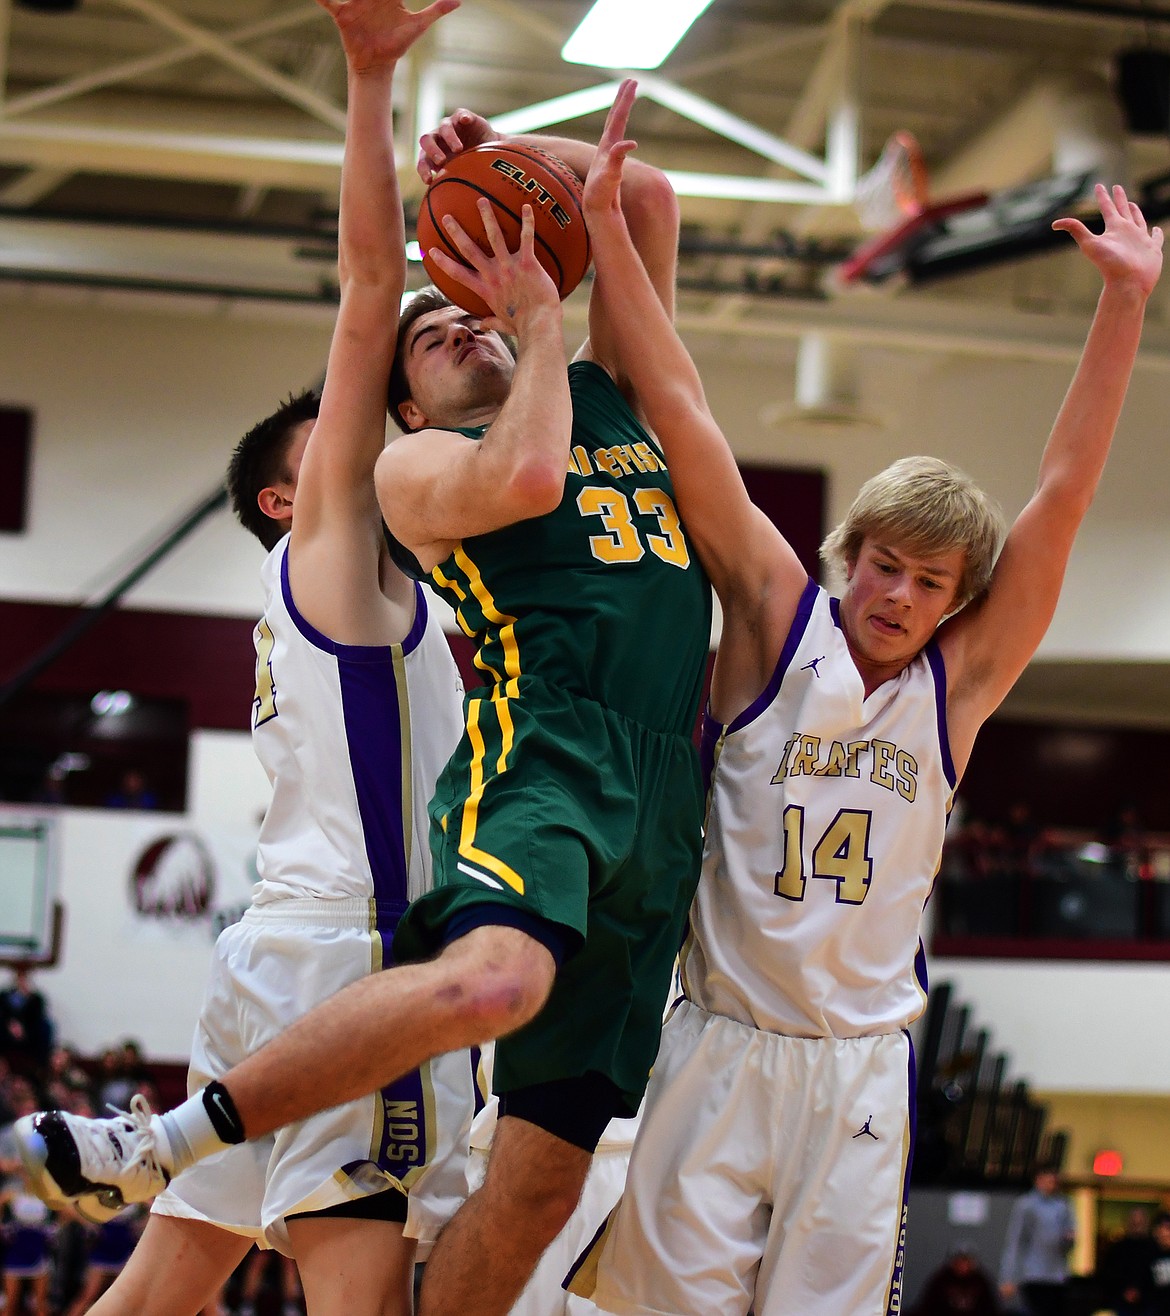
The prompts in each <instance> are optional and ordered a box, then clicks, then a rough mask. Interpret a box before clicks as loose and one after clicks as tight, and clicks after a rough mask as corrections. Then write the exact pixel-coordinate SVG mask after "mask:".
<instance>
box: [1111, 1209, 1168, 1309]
mask: <svg viewBox="0 0 1170 1316" xmlns="http://www.w3.org/2000/svg"><path fill="white" fill-rule="evenodd" d="M1155 1251H1156V1246H1155V1243H1154V1240H1153V1237H1152V1236H1151V1234H1150V1213H1149V1211H1147V1210H1146V1208H1145V1207H1144V1206H1135V1207H1133V1208H1132V1209H1131V1210H1130V1211H1129V1213H1128V1214H1127V1216H1126V1218H1125V1233H1124V1234H1122V1236H1121V1237H1120V1238H1118V1239H1115V1240H1114V1241H1113V1242H1112V1243H1110V1244H1109V1246H1108V1247H1107V1248H1106V1249H1105V1250H1104V1252H1103V1254H1102V1257H1101V1264H1100V1266H1099V1268H1098V1271H1097V1275H1098V1278H1099V1279H1100V1281H1101V1288H1102V1292H1103V1293H1104V1296H1105V1300H1106V1302H1107V1304H1108V1305H1109V1307H1110V1309H1111V1310H1112V1311H1114V1312H1115V1313H1116V1316H1141V1314H1142V1313H1143V1312H1144V1311H1145V1309H1146V1297H1147V1290H1148V1289H1149V1286H1150V1264H1151V1262H1152V1261H1153V1259H1154V1253H1155Z"/></svg>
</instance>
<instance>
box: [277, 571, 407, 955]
mask: <svg viewBox="0 0 1170 1316" xmlns="http://www.w3.org/2000/svg"><path fill="white" fill-rule="evenodd" d="M280 588H281V593H282V595H283V596H284V605H285V607H286V608H287V609H288V613H289V616H290V617H291V618H292V619H293V623H294V625H295V626H296V628H297V630H298V631H299V632H300V633H301V635H302V636H303V637H304V639H305V640H307V641H308V643H309V644H311V645H313V647H314V648H317V649H320V650H321V651H322V652H323V653H328V654H331V655H332V656H333V657H334V658H335V659H336V660H337V679H338V682H339V685H340V688H341V708H342V716H343V718H344V720H345V742H346V744H347V746H348V747H349V765H350V770H351V772H352V773H353V784H354V791H355V793H356V795H357V805H358V815H359V817H360V818H361V824H362V835H363V836H364V837H365V841H366V857H367V859H368V861H369V865H370V875H371V877H372V878H373V882H374V899H375V901H376V915H375V918H376V925H377V929H378V931H379V932H382V933H386V934H389V933H391V932H393V930H394V926H395V923H396V921H397V920H396V919H393V918H392V917H390V916H389V914H388V909H393V908H394V907H395V906H396V905H397V904H398V903H399V902H404V901H405V900H406V899H407V890H408V887H407V863H406V835H405V831H404V828H403V822H402V809H403V800H402V781H403V772H404V770H405V768H406V766H407V765H406V764H404V763H403V761H402V718H401V711H400V708H399V690H398V680H397V676H398V674H397V672H396V671H395V667H394V649H395V646H393V645H389V644H383V645H367V644H338V643H336V641H334V640H331V639H329V637H328V636H327V635H323V634H322V633H321V632H320V631H319V630H317V628H316V627H315V626H311V625H310V624H309V623H308V622H307V621H306V620H305V618H304V617H303V616H301V614H300V612H299V611H298V610H297V606H296V604H295V603H294V602H293V597H292V589H291V588H290V586H289V580H288V549H287V548H286V549H285V553H284V557H283V558H282V559H281V563H280ZM415 591H416V599H417V601H418V602H417V606H416V608H415V619H414V624H413V625H412V626H411V628H410V633H409V634H408V635H407V637H406V641H405V642H404V644H403V645H402V648H403V650H404V652H405V651H406V645H408V644H409V645H410V646H411V648H414V647H416V646H417V645H418V643H419V641H420V640H421V638H422V628H423V627H425V626H426V604H425V600H424V599H423V595H422V586H421V585H418V584H416V585H415ZM420 619H421V621H420Z"/></svg>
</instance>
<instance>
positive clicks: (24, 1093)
mask: <svg viewBox="0 0 1170 1316" xmlns="http://www.w3.org/2000/svg"><path fill="white" fill-rule="evenodd" d="M4 1102H5V1106H6V1107H7V1110H8V1112H9V1113H8V1114H7V1115H6V1116H5V1117H4V1122H3V1123H0V1180H3V1179H4V1178H5V1177H6V1176H9V1175H13V1174H18V1173H19V1172H20V1165H21V1162H20V1150H19V1148H18V1146H17V1143H16V1140H15V1138H14V1137H13V1133H12V1127H13V1125H14V1124H15V1122H16V1121H17V1120H18V1119H20V1117H21V1116H22V1115H31V1114H32V1112H33V1111H35V1110H36V1108H37V1107H38V1106H39V1105H40V1097H39V1095H38V1093H37V1091H36V1089H35V1088H34V1087H33V1085H32V1084H31V1083H30V1082H29V1081H28V1079H26V1078H23V1077H21V1076H19V1075H17V1076H16V1077H14V1078H10V1079H9V1080H8V1083H7V1086H6V1089H5V1093H4Z"/></svg>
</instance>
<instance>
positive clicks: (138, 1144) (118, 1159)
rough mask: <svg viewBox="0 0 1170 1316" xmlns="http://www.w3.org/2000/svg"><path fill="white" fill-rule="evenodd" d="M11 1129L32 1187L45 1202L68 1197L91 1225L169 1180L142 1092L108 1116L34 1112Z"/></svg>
mask: <svg viewBox="0 0 1170 1316" xmlns="http://www.w3.org/2000/svg"><path fill="white" fill-rule="evenodd" d="M13 1131H14V1133H15V1135H16V1141H17V1146H18V1147H19V1149H20V1158H21V1160H22V1161H23V1162H24V1167H25V1169H26V1170H27V1171H28V1176H29V1179H30V1181H31V1183H32V1188H33V1192H35V1193H36V1195H37V1196H38V1197H39V1198H40V1199H41V1200H42V1201H44V1202H47V1203H48V1204H49V1205H50V1206H59V1205H60V1204H61V1203H62V1202H71V1203H72V1204H73V1206H74V1207H75V1208H76V1210H77V1211H78V1212H79V1213H80V1214H81V1215H83V1216H84V1217H85V1218H86V1219H87V1220H91V1221H93V1222H94V1223H95V1224H104V1223H105V1222H106V1221H107V1220H112V1219H113V1218H114V1216H116V1215H117V1214H118V1212H119V1211H121V1210H123V1209H124V1208H125V1207H126V1206H127V1205H128V1204H129V1203H131V1202H148V1201H150V1199H151V1198H152V1197H156V1196H157V1195H158V1194H159V1193H161V1192H162V1190H163V1189H164V1188H165V1187H166V1186H167V1184H168V1183H169V1182H170V1177H171V1176H170V1175H169V1174H168V1173H167V1171H166V1169H165V1168H164V1167H163V1165H162V1163H161V1162H160V1160H159V1155H158V1151H159V1149H158V1146H157V1139H156V1135H155V1130H154V1128H153V1127H152V1125H151V1115H150V1107H149V1106H148V1105H147V1103H146V1098H145V1097H142V1096H135V1097H132V1098H131V1100H130V1109H129V1111H124V1110H119V1111H115V1113H114V1115H113V1116H112V1118H110V1119H90V1118H88V1117H86V1116H83V1115H69V1114H67V1113H66V1112H65V1111H63V1110H49V1111H39V1112H38V1113H37V1114H35V1115H25V1116H24V1117H23V1118H22V1119H19V1120H17V1121H16V1124H15V1126H14V1130H13ZM167 1150H169V1148H168V1149H167Z"/></svg>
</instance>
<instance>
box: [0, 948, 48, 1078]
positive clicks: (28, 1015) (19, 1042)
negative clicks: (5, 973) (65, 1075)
mask: <svg viewBox="0 0 1170 1316" xmlns="http://www.w3.org/2000/svg"><path fill="white" fill-rule="evenodd" d="M52 1046H53V1021H52V1020H51V1019H50V1017H49V1011H48V1007H47V1006H46V1004H45V998H44V997H43V996H42V995H41V993H40V992H38V991H37V990H36V989H35V988H34V987H33V985H32V977H31V973H30V971H29V969H28V968H27V967H26V966H25V965H18V966H17V968H16V969H15V971H14V979H13V983H12V986H11V987H9V988H8V990H7V991H5V992H0V1055H4V1056H5V1057H6V1058H7V1060H8V1062H9V1064H10V1065H11V1066H12V1068H13V1069H14V1070H16V1071H18V1072H20V1073H25V1074H39V1073H40V1072H41V1071H42V1070H43V1069H44V1067H45V1065H46V1064H47V1062H48V1059H49V1052H50V1051H51V1050H52Z"/></svg>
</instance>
